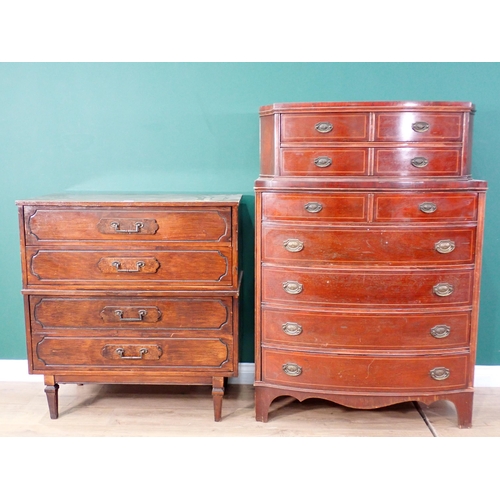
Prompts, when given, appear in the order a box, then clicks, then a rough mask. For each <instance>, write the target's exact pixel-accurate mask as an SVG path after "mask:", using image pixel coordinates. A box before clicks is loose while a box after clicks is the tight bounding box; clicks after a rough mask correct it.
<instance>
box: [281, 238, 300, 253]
mask: <svg viewBox="0 0 500 500" xmlns="http://www.w3.org/2000/svg"><path fill="white" fill-rule="evenodd" d="M283 246H284V247H285V249H286V250H288V251H289V252H292V253H295V252H300V251H301V250H302V249H303V248H304V242H303V241H300V240H298V239H295V238H289V239H288V240H285V241H284V242H283Z"/></svg>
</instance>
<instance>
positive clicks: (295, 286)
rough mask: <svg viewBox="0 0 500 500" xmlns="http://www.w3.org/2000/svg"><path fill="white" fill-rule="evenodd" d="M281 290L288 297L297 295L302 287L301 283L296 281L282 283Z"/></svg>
mask: <svg viewBox="0 0 500 500" xmlns="http://www.w3.org/2000/svg"><path fill="white" fill-rule="evenodd" d="M283 289H284V290H285V292H286V293H289V294H290V295H298V294H299V293H301V292H302V290H303V289H304V287H303V285H302V283H299V282H298V281H285V282H284V283H283Z"/></svg>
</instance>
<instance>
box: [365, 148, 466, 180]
mask: <svg viewBox="0 0 500 500" xmlns="http://www.w3.org/2000/svg"><path fill="white" fill-rule="evenodd" d="M374 157H375V160H374V163H375V165H374V175H382V176H388V175H398V176H411V177H414V176H424V177H425V176H457V175H460V174H461V166H462V150H461V149H460V148H447V149H437V148H436V149H430V148H390V149H375V155H374Z"/></svg>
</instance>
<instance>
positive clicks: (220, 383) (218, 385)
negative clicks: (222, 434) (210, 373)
mask: <svg viewBox="0 0 500 500" xmlns="http://www.w3.org/2000/svg"><path fill="white" fill-rule="evenodd" d="M223 397H224V377H213V378H212V398H213V401H214V419H215V421H216V422H220V421H221V420H222V399H223Z"/></svg>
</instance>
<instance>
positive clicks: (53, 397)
mask: <svg viewBox="0 0 500 500" xmlns="http://www.w3.org/2000/svg"><path fill="white" fill-rule="evenodd" d="M45 384H46V385H45V394H46V395H47V402H48V404H49V413H50V418H52V419H56V418H58V417H59V398H58V396H57V393H58V391H59V385H58V384H56V383H55V380H54V377H52V376H47V377H45Z"/></svg>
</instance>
